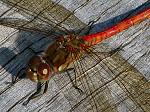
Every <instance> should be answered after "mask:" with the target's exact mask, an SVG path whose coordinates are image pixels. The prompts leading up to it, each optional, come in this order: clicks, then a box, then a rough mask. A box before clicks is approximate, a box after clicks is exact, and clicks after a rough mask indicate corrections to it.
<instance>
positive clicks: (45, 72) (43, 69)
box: [37, 63, 51, 80]
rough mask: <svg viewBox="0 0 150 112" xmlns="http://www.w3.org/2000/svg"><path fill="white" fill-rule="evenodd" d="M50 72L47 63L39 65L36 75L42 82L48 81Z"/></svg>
mask: <svg viewBox="0 0 150 112" xmlns="http://www.w3.org/2000/svg"><path fill="white" fill-rule="evenodd" d="M50 72H51V71H50V67H49V65H48V64H47V63H40V65H39V66H38V68H37V73H38V75H39V76H40V77H41V78H43V79H44V80H49V76H50Z"/></svg>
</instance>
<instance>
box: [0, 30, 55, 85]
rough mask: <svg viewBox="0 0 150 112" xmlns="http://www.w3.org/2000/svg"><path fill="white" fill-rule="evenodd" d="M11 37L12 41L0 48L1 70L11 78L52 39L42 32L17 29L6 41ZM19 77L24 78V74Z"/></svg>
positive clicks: (21, 70)
mask: <svg viewBox="0 0 150 112" xmlns="http://www.w3.org/2000/svg"><path fill="white" fill-rule="evenodd" d="M15 36H16V37H15ZM12 38H13V39H14V40H13V41H14V42H13V43H12V44H11V45H10V46H8V47H1V48H0V57H1V58H0V65H1V67H2V68H3V69H1V72H3V71H4V72H5V73H6V74H11V76H12V78H14V77H15V76H16V75H17V74H18V73H20V74H22V73H23V72H24V70H25V68H26V66H27V63H28V61H29V59H30V58H31V57H32V56H34V55H36V54H38V53H40V52H42V51H43V50H44V49H45V48H46V47H47V46H48V45H49V44H50V43H51V42H53V39H51V38H50V37H47V36H45V35H43V34H40V33H36V32H35V33H33V32H27V31H18V32H17V33H15V34H14V35H11V37H10V38H8V40H7V41H8V42H9V41H11V39H12ZM5 44H7V42H6V43H5ZM20 78H24V76H23V77H20ZM9 82H10V81H8V83H9ZM6 83H7V82H6Z"/></svg>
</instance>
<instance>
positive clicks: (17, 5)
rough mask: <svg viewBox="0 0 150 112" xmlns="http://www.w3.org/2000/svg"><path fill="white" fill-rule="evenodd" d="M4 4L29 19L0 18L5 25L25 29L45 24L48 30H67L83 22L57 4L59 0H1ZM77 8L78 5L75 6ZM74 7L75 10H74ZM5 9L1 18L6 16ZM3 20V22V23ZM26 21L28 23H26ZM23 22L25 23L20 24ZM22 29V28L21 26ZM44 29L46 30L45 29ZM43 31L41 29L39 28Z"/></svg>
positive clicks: (81, 25)
mask: <svg viewBox="0 0 150 112" xmlns="http://www.w3.org/2000/svg"><path fill="white" fill-rule="evenodd" d="M1 1H2V2H3V3H4V4H6V5H7V6H9V7H10V9H8V10H12V9H14V10H15V11H16V12H17V13H19V14H21V15H23V16H24V17H26V18H27V19H28V20H29V21H25V20H15V21H14V20H12V19H10V20H8V19H7V20H8V21H6V20H5V21H4V20H1V24H2V25H7V22H8V26H10V27H14V28H20V25H19V24H20V23H21V26H24V28H25V29H30V28H31V30H33V27H34V29H38V30H39V31H40V30H41V29H42V28H39V26H43V27H44V26H45V25H46V27H47V29H48V28H49V29H50V30H52V29H53V30H57V29H59V30H63V31H64V32H68V31H69V30H71V29H80V28H82V27H84V26H85V24H84V23H83V22H82V21H80V20H79V19H78V18H77V17H76V16H75V15H74V12H73V11H72V12H71V11H69V10H67V9H65V8H64V7H63V6H60V5H58V3H59V2H60V1H57V2H52V1H51V0H1ZM77 8H78V7H77ZM77 8H76V9H77ZM76 9H75V10H76ZM8 10H7V11H5V12H4V14H2V16H1V18H2V17H3V18H4V17H5V15H6V17H7V13H8V12H9V11H8ZM3 22H4V23H3ZM26 22H28V23H26ZM22 24H25V25H22ZM22 29H23V28H22ZM47 29H46V30H47ZM41 31H43V30H41ZM46 32H47V31H46Z"/></svg>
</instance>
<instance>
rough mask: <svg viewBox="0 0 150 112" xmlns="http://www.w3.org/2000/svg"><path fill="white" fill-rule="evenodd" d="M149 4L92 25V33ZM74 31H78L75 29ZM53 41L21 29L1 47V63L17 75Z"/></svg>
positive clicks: (147, 3) (149, 4)
mask: <svg viewBox="0 0 150 112" xmlns="http://www.w3.org/2000/svg"><path fill="white" fill-rule="evenodd" d="M149 6H150V1H147V2H146V3H144V4H143V5H141V6H140V7H138V8H136V9H134V10H131V11H129V12H127V13H124V14H121V15H119V16H117V17H114V18H112V19H110V20H107V21H105V22H102V23H98V24H95V25H93V26H92V27H91V29H90V33H95V32H99V31H103V30H105V29H107V28H109V27H111V26H113V25H115V24H116V23H118V22H120V21H122V20H123V19H124V18H126V17H128V16H131V15H132V14H136V13H138V12H140V11H141V10H143V9H146V8H147V7H149ZM87 29H89V28H87ZM87 29H86V31H87ZM71 32H72V30H71ZM74 32H76V31H75V30H74ZM51 42H53V39H51V38H47V36H45V35H43V34H40V33H33V32H27V31H19V32H18V33H17V38H16V39H15V43H14V44H13V45H12V46H10V47H2V48H0V52H1V53H0V57H1V58H0V65H1V66H2V68H4V69H5V71H7V72H8V74H12V76H16V74H17V73H18V72H19V71H20V69H22V68H25V67H26V65H27V62H28V60H29V59H30V58H31V57H32V56H33V55H35V53H36V52H39V51H43V50H44V49H45V48H46V47H47V46H48V45H49V44H50V43H51Z"/></svg>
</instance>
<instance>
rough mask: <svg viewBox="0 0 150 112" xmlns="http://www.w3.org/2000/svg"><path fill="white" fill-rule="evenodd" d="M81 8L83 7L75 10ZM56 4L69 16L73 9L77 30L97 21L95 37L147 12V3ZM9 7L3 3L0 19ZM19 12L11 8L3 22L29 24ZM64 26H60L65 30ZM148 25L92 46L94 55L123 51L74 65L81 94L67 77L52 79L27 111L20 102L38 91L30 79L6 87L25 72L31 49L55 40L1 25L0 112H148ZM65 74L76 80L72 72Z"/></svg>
mask: <svg viewBox="0 0 150 112" xmlns="http://www.w3.org/2000/svg"><path fill="white" fill-rule="evenodd" d="M1 1H4V0H1ZM8 1H9V0H8ZM10 1H11V0H10ZM12 1H15V0H12ZM27 1H30V0H27ZM53 1H54V2H56V1H58V0H53ZM81 4H85V5H83V6H82V7H79V6H80V5H81ZM142 4H143V5H142ZM59 5H61V6H63V7H66V9H68V10H69V12H68V13H70V12H72V11H74V10H75V9H77V10H75V12H74V15H76V17H77V18H79V19H75V21H71V22H77V23H79V22H80V25H81V26H79V28H82V27H83V26H84V27H85V26H86V25H87V24H88V23H89V21H92V20H96V22H95V24H96V25H95V26H94V28H92V29H91V30H90V33H94V32H97V31H102V30H104V29H105V28H108V27H109V26H111V25H113V24H114V23H117V22H119V21H121V20H122V19H123V18H125V17H126V16H127V15H128V14H135V13H136V11H137V12H138V11H140V10H141V9H144V8H145V7H150V2H149V1H145V0H132V1H131V0H114V1H112V0H92V1H91V0H69V1H68V0H61V1H60V2H59ZM141 5H142V7H141V8H138V9H137V10H136V11H135V12H134V11H131V10H133V9H135V8H137V7H138V6H141ZM9 8H10V7H9V6H6V4H3V2H1V4H0V14H2V13H3V12H5V11H6V10H7V9H9ZM13 10H14V11H13ZM18 12H19V13H20V12H22V11H20V10H19V11H18ZM18 12H17V11H16V10H15V9H12V10H11V11H10V12H8V13H7V14H5V15H4V17H12V18H15V17H17V18H21V19H22V18H24V20H27V21H28V20H30V19H31V18H30V17H28V16H27V14H26V13H22V15H21V14H19V13H18ZM119 15H121V16H119ZM1 18H2V17H1ZM56 19H57V17H56ZM37 21H38V20H37ZM40 22H42V21H39V23H40ZM45 24H46V23H44V25H45ZM67 25H68V24H67V23H66V24H64V26H66V28H68V30H69V29H70V28H69V26H68V27H67ZM77 25H78V24H72V26H71V29H72V28H75V29H77ZM33 26H34V25H33ZM149 26H150V20H149V19H147V20H145V21H143V22H142V23H140V24H137V25H135V26H133V27H131V28H129V29H128V30H126V31H123V32H121V33H119V34H117V35H115V36H113V37H112V38H110V39H107V40H105V41H103V42H102V43H100V44H98V45H96V46H95V47H94V48H95V51H99V52H104V51H105V52H109V51H111V50H113V49H115V48H118V47H119V46H123V48H122V49H121V50H120V51H118V52H117V53H115V54H113V55H112V56H110V57H107V58H105V59H103V60H102V61H98V62H97V60H96V59H93V58H92V57H90V56H88V55H85V57H84V58H82V59H81V60H79V61H77V62H76V64H75V65H76V66H77V65H78V66H79V68H78V69H77V83H78V86H79V88H81V89H82V90H83V91H84V94H79V92H78V91H77V90H75V89H74V88H73V87H72V84H71V82H70V80H69V77H68V76H67V74H66V73H65V72H64V73H61V74H57V75H55V76H54V77H52V78H51V79H50V81H49V88H48V91H47V93H46V94H44V95H43V96H42V97H39V98H36V99H34V100H32V101H31V102H30V103H29V104H28V105H27V106H22V103H23V102H24V101H26V99H27V98H28V97H29V96H30V94H31V93H33V92H34V91H35V90H36V83H34V82H32V81H30V80H29V79H22V80H20V81H18V82H17V83H16V84H15V85H13V86H9V84H7V83H8V82H11V77H12V76H13V75H16V74H17V73H18V71H19V70H20V69H21V68H23V67H25V66H26V64H27V62H28V60H29V59H30V58H31V57H32V56H33V55H34V53H33V52H32V50H31V49H29V47H30V48H32V49H33V50H35V51H40V50H42V49H45V48H46V47H47V46H48V45H49V44H51V43H52V42H53V41H54V40H53V39H52V38H51V37H50V36H48V37H46V36H45V35H44V34H42V33H38V32H28V31H21V30H16V29H13V28H10V27H7V26H3V25H0V112H6V111H11V112H25V111H27V112H37V111H40V112H72V111H73V112H129V111H134V112H144V111H146V112H148V111H149V110H150V66H149V65H150V27H149ZM52 27H54V26H52ZM47 28H49V27H47ZM60 29H61V28H60ZM61 30H62V29H61ZM63 30H64V29H63ZM45 37H46V38H45ZM97 55H100V54H97ZM96 58H97V57H96ZM81 68H82V69H81ZM69 73H70V74H71V76H72V78H74V73H73V72H69Z"/></svg>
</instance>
